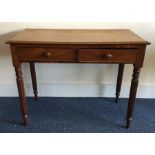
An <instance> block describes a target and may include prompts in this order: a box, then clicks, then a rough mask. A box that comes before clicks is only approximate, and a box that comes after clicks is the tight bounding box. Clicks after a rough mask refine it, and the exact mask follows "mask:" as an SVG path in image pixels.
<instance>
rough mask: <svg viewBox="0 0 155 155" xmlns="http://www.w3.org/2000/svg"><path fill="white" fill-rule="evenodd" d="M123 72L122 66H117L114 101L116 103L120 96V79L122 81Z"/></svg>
mask: <svg viewBox="0 0 155 155" xmlns="http://www.w3.org/2000/svg"><path fill="white" fill-rule="evenodd" d="M123 71H124V64H119V68H118V75H117V85H116V99H115V102H116V103H117V102H118V99H119V96H120V91H121V85H122V79H123Z"/></svg>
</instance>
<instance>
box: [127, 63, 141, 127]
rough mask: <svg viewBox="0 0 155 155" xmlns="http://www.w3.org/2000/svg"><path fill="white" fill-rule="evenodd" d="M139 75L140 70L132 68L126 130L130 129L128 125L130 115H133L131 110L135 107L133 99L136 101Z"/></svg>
mask: <svg viewBox="0 0 155 155" xmlns="http://www.w3.org/2000/svg"><path fill="white" fill-rule="evenodd" d="M139 74H140V68H139V67H136V66H134V70H133V75H132V82H131V87H130V96H129V102H128V110H127V123H126V127H127V128H129V127H130V123H131V121H132V114H133V109H134V105H135V99H136V93H137V87H138V81H139Z"/></svg>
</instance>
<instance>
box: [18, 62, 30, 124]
mask: <svg viewBox="0 0 155 155" xmlns="http://www.w3.org/2000/svg"><path fill="white" fill-rule="evenodd" d="M15 72H16V80H17V86H18V93H19V97H20V103H21V111H22V116H23V121H24V125H25V126H26V125H27V124H28V111H27V104H26V98H25V91H24V82H23V76H22V68H21V65H19V66H15Z"/></svg>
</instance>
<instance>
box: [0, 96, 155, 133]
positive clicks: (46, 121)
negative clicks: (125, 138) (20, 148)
mask: <svg viewBox="0 0 155 155" xmlns="http://www.w3.org/2000/svg"><path fill="white" fill-rule="evenodd" d="M127 102H128V100H127V99H120V100H119V103H118V104H115V102H114V98H52V97H51V98H50V97H49V98H48V97H41V98H39V100H38V101H35V100H34V99H33V98H27V103H28V111H29V125H28V126H27V127H24V126H23V125H21V114H20V103H19V100H18V98H0V132H1V133H4V132H5V133H16V132H17V133H23V132H26V133H36V132H37V133H42V132H45V133H48V132H50V133H104V132H105V133H130V132H134V133H139V132H142V133H146V132H147V133H151V132H155V99H154V100H153V99H137V100H136V106H135V111H134V116H133V121H132V124H131V127H130V128H129V129H126V128H125V123H126V120H125V118H126V110H127Z"/></svg>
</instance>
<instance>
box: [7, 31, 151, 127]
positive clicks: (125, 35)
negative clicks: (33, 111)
mask: <svg viewBox="0 0 155 155" xmlns="http://www.w3.org/2000/svg"><path fill="white" fill-rule="evenodd" d="M7 43H8V44H10V47H11V53H12V61H13V66H14V67H15V72H16V77H17V86H18V92H19V97H20V102H21V109H22V116H23V121H24V125H27V123H28V111H27V104H26V98H25V91H24V83H23V77H22V68H21V63H22V62H29V64H30V72H31V77H32V85H33V90H34V95H35V99H37V93H38V92H37V82H36V73H35V65H34V63H35V62H45V63H98V64H101V63H109V64H111V63H115V64H119V69H118V78H117V86H116V102H117V101H118V98H119V94H120V90H121V83H122V77H123V70H124V64H133V67H134V69H133V77H132V81H131V88H130V95H129V102H128V109H127V122H126V127H127V128H129V126H130V122H131V120H132V114H133V109H134V104H135V98H136V92H137V86H138V79H139V74H140V69H141V68H142V66H143V60H144V55H145V49H146V45H149V44H150V43H149V42H148V41H145V40H143V39H142V38H140V37H139V36H137V35H136V34H135V33H133V32H132V31H130V30H126V29H113V30H112V29H107V30H104V29H102V30H54V29H53V30H52V29H26V30H24V31H22V32H21V33H19V34H18V35H17V36H15V37H14V38H12V39H11V40H9V41H8V42H7Z"/></svg>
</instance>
